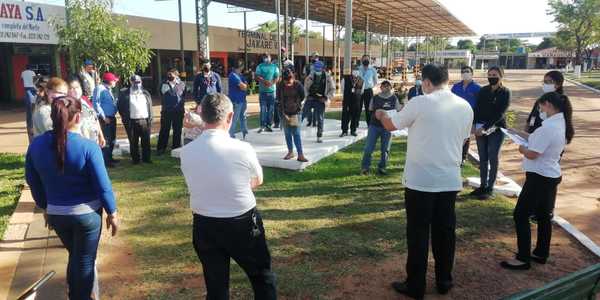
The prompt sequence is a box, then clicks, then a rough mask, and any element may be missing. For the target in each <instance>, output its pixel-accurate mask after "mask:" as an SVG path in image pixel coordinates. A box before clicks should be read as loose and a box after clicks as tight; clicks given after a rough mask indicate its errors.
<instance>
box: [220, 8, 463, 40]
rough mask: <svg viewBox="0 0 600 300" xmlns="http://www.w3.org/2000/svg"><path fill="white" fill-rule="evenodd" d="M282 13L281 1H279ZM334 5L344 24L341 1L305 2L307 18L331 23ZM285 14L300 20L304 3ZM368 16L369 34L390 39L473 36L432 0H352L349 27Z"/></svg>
mask: <svg viewBox="0 0 600 300" xmlns="http://www.w3.org/2000/svg"><path fill="white" fill-rule="evenodd" d="M215 1H216V2H221V3H226V4H231V5H235V6H239V7H245V8H250V9H255V10H260V11H265V12H270V13H275V12H276V11H275V1H274V0H252V1H249V0H215ZM280 2H281V10H280V12H281V14H282V15H283V14H284V0H281V1H280ZM334 3H337V4H338V9H337V24H341V25H342V26H343V24H344V8H345V3H346V1H345V0H309V19H310V20H314V21H319V22H323V23H328V24H333V16H334ZM288 5H289V15H290V16H294V17H299V18H303V17H304V0H288ZM367 14H368V15H369V32H374V33H380V34H387V33H388V24H390V23H391V32H392V36H396V37H400V36H404V35H405V29H406V30H408V36H442V37H456V36H474V35H475V33H474V32H473V31H472V30H471V29H470V28H469V27H467V26H466V25H465V24H464V23H462V22H461V21H460V20H458V19H457V18H456V17H454V16H453V15H452V14H451V13H450V12H449V11H448V9H446V8H445V7H444V6H443V5H441V4H440V3H439V2H438V1H435V0H353V2H352V27H353V28H354V29H359V30H364V29H365V25H366V16H367Z"/></svg>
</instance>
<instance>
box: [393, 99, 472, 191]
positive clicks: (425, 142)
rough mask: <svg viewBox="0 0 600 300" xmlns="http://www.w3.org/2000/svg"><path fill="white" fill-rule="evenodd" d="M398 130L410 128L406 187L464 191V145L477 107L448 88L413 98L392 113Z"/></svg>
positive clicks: (404, 182) (405, 168)
mask: <svg viewBox="0 0 600 300" xmlns="http://www.w3.org/2000/svg"><path fill="white" fill-rule="evenodd" d="M392 122H393V124H394V126H395V127H396V128H398V129H404V128H408V150H407V153H406V164H405V167H404V178H403V184H404V186H405V187H407V188H409V189H412V190H417V191H421V192H430V193H437V192H453V191H460V190H462V177H461V172H460V164H461V161H462V146H463V144H464V141H465V139H467V138H468V137H469V135H470V132H471V125H472V124H473V109H471V106H470V105H469V103H467V101H465V100H463V99H462V98H460V97H458V96H456V95H454V94H453V93H452V92H450V91H449V90H447V89H443V90H438V91H435V92H433V93H431V94H429V95H423V96H418V97H415V98H413V99H411V101H409V102H408V103H407V104H406V106H405V107H404V109H402V110H401V111H400V112H398V113H395V114H393V115H392Z"/></svg>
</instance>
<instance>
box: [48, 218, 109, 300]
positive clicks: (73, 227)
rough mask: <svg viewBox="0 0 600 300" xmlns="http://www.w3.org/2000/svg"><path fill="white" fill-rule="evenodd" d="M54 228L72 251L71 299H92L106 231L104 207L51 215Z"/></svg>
mask: <svg viewBox="0 0 600 300" xmlns="http://www.w3.org/2000/svg"><path fill="white" fill-rule="evenodd" d="M48 223H49V224H50V225H51V226H52V227H53V228H54V231H55V232H56V235H58V237H59V238H60V241H61V242H62V243H63V245H64V246H65V248H66V249H67V251H68V252H69V262H68V265H67V284H68V285H69V299H73V300H75V299H76V300H90V299H92V298H91V295H92V289H93V287H94V280H95V274H94V273H95V272H94V267H95V263H96V253H97V252H98V243H99V241H100V232H101V231H102V214H101V213H100V211H98V212H93V213H89V214H84V215H73V216H69V215H67V216H62V215H48Z"/></svg>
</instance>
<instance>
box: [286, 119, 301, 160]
mask: <svg viewBox="0 0 600 300" xmlns="http://www.w3.org/2000/svg"><path fill="white" fill-rule="evenodd" d="M290 118H296V119H297V118H298V115H294V116H290ZM283 123H284V124H285V123H286V122H285V121H284V122H283ZM299 123H300V122H298V124H299ZM283 130H284V131H283V132H284V134H285V143H286V144H287V148H288V152H290V153H291V152H293V151H294V145H296V151H298V155H302V154H303V152H302V139H301V138H300V125H298V126H294V127H290V126H287V124H286V125H284V127H283ZM292 140H293V143H292Z"/></svg>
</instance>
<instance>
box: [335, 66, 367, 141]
mask: <svg viewBox="0 0 600 300" xmlns="http://www.w3.org/2000/svg"><path fill="white" fill-rule="evenodd" d="M342 86H343V87H344V98H343V100H342V133H341V134H340V137H344V136H347V135H348V123H349V124H350V135H352V136H357V134H356V129H357V128H358V122H359V120H360V113H361V112H362V106H361V105H360V98H361V96H362V87H363V80H362V78H360V72H359V71H358V70H353V71H352V75H350V76H344V79H342Z"/></svg>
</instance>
